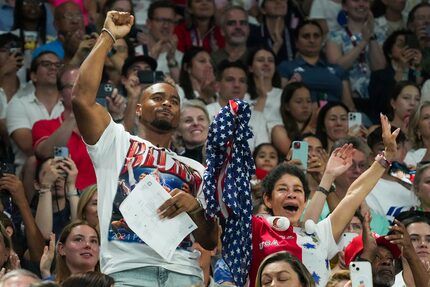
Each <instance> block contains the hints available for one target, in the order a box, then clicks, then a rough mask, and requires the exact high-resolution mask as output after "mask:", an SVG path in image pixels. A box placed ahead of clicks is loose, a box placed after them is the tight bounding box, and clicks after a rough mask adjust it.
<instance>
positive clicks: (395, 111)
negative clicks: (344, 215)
mask: <svg viewBox="0 0 430 287" xmlns="http://www.w3.org/2000/svg"><path fill="white" fill-rule="evenodd" d="M420 97H421V95H420V89H419V87H418V86H417V85H416V84H415V83H413V82H408V81H401V82H398V83H397V84H396V86H395V87H394V89H393V93H392V94H391V99H390V103H389V105H390V106H391V111H390V120H391V125H392V126H394V127H398V128H400V129H401V130H402V132H404V133H407V129H408V126H409V120H410V118H411V116H412V114H413V113H414V112H415V109H416V108H417V106H418V105H419V103H420ZM387 104H388V103H387ZM402 160H403V159H402Z"/></svg>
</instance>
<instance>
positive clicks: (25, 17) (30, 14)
mask: <svg viewBox="0 0 430 287" xmlns="http://www.w3.org/2000/svg"><path fill="white" fill-rule="evenodd" d="M48 9H49V8H47V7H46V6H45V5H44V3H43V1H40V0H34V1H24V0H16V1H15V9H14V24H13V28H12V29H13V30H16V31H15V32H17V33H18V34H19V37H20V39H21V42H22V43H24V46H23V48H24V50H23V55H24V56H25V61H24V64H25V67H26V68H27V69H29V68H30V63H31V53H32V52H33V50H34V49H36V48H37V47H39V46H41V45H43V44H46V43H48V42H52V41H53V40H55V36H56V32H55V29H54V27H53V26H52V23H49V24H50V26H49V27H50V29H49V30H48V29H47V22H48V17H47V10H48Z"/></svg>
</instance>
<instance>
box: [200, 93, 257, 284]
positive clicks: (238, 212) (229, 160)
mask: <svg viewBox="0 0 430 287" xmlns="http://www.w3.org/2000/svg"><path fill="white" fill-rule="evenodd" d="M250 117H251V110H250V107H249V105H248V104H247V103H245V102H244V101H241V100H230V101H229V104H228V105H227V106H225V107H224V108H222V109H221V111H220V112H219V114H218V115H217V117H216V118H215V120H214V121H213V122H212V124H211V126H210V127H209V135H208V140H207V146H206V152H207V155H206V156H207V159H206V163H207V169H206V171H205V174H204V187H203V190H204V193H205V196H206V200H207V209H206V214H207V216H209V217H215V216H219V217H223V218H225V228H224V231H223V259H224V260H225V262H226V264H227V265H228V266H229V268H230V272H231V273H232V275H233V278H234V280H235V282H236V284H237V285H238V286H243V285H244V284H245V282H246V279H247V275H248V271H249V267H250V262H251V255H252V226H251V218H252V202H251V185H250V179H251V176H252V175H253V174H254V171H255V167H254V161H253V160H252V156H251V151H250V149H249V145H248V139H250V138H251V137H252V136H253V134H252V131H251V130H250V128H249V126H248V122H249V119H250Z"/></svg>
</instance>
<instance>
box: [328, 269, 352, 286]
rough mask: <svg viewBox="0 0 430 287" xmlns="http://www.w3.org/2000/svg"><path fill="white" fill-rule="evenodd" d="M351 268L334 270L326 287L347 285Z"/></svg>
mask: <svg viewBox="0 0 430 287" xmlns="http://www.w3.org/2000/svg"><path fill="white" fill-rule="evenodd" d="M350 279H351V278H350V276H349V270H339V271H335V272H332V273H331V275H330V278H329V279H328V282H327V285H326V287H345V286H348V285H346V284H347V283H348V281H349V280H350Z"/></svg>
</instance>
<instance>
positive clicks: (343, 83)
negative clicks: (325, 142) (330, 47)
mask: <svg viewBox="0 0 430 287" xmlns="http://www.w3.org/2000/svg"><path fill="white" fill-rule="evenodd" d="M294 38H295V41H296V48H297V57H296V59H294V60H292V61H283V62H282V63H281V64H280V65H279V68H278V70H279V73H280V75H281V77H282V86H283V87H285V86H286V85H287V84H288V83H290V82H291V81H299V82H303V83H305V84H306V85H307V86H308V87H309V89H310V92H311V96H312V102H313V103H314V105H313V106H314V107H313V109H314V110H316V109H317V107H320V106H323V105H324V103H326V102H327V101H328V102H342V103H344V104H345V105H346V106H347V107H348V108H349V109H350V110H352V111H353V110H355V106H354V102H353V101H352V96H351V87H350V84H349V80H348V76H347V74H346V73H345V71H344V70H343V69H342V68H341V67H339V66H338V65H331V64H328V63H327V62H326V61H325V60H323V59H322V58H321V50H322V47H323V33H322V29H321V27H320V26H319V24H318V22H316V21H313V20H307V21H303V22H302V23H301V24H300V25H299V26H298V27H297V29H296V30H295V32H294Z"/></svg>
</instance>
